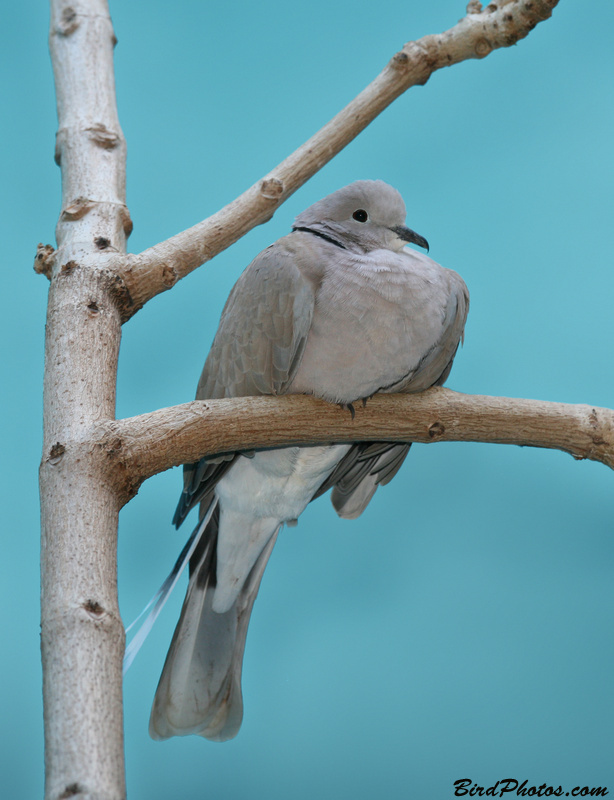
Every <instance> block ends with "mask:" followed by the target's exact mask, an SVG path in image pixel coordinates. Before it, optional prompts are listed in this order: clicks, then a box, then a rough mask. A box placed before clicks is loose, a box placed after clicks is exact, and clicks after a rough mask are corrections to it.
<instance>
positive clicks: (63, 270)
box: [60, 261, 79, 275]
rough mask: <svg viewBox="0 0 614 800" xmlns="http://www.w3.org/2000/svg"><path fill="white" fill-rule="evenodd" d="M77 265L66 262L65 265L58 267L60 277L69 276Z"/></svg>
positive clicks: (72, 262) (73, 262)
mask: <svg viewBox="0 0 614 800" xmlns="http://www.w3.org/2000/svg"><path fill="white" fill-rule="evenodd" d="M78 266H79V265H78V264H77V262H76V261H67V262H66V263H65V264H62V266H61V267H60V273H61V274H62V275H70V273H71V272H72V271H73V270H74V269H76V268H77V267H78Z"/></svg>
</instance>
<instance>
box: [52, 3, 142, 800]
mask: <svg viewBox="0 0 614 800" xmlns="http://www.w3.org/2000/svg"><path fill="white" fill-rule="evenodd" d="M114 43H115V37H114V34H113V29H112V26H111V20H110V18H109V12H108V8H107V3H106V0H87V2H74V3H73V2H71V3H70V4H69V3H67V2H63V0H54V2H52V4H51V31H50V47H51V53H52V60H53V66H54V73H55V82H56V90H57V102H58V122H59V130H58V137H57V147H56V160H57V161H58V163H59V164H61V167H62V211H61V214H60V219H59V222H58V225H57V232H56V233H57V242H58V250H57V251H56V253H55V254H54V256H53V257H52V258H50V261H48V262H47V271H48V272H49V275H50V278H51V285H50V291H49V303H48V312H47V334H46V345H45V348H46V350H45V379H44V394H45V400H44V407H45V412H44V415H45V416H44V444H43V459H42V463H41V470H40V486H41V533H42V557H41V558H42V560H41V564H42V569H41V573H42V574H41V580H42V590H41V628H42V639H41V647H42V659H43V696H44V707H45V766H46V779H45V780H46V786H45V793H46V797H47V798H53V799H54V800H55V799H56V798H65V797H72V796H78V797H80V798H81V797H83V798H97V799H98V798H100V799H101V800H102V798H104V799H105V800H111V798H112V799H113V800H117V799H118V798H122V797H125V783H124V768H123V716H122V684H121V659H122V655H123V649H124V630H123V625H122V622H121V619H120V615H119V607H118V601H117V568H116V549H117V548H116V540H117V516H118V511H119V499H118V497H117V492H116V491H115V489H114V487H113V486H111V485H110V484H109V482H108V480H107V479H106V471H105V470H106V466H107V465H106V463H105V461H104V460H103V459H101V458H100V457H99V452H98V450H97V449H96V448H95V447H93V446H92V443H91V429H92V426H93V425H95V424H96V423H98V422H99V421H100V420H101V419H113V417H114V416H115V384H116V370H117V358H118V353H119V341H120V335H121V323H120V314H119V311H118V308H117V304H116V302H115V299H114V287H115V280H114V277H113V276H112V275H111V274H110V273H109V272H108V271H107V270H105V269H104V267H102V268H101V265H100V260H99V259H98V258H97V254H99V253H102V252H103V251H105V250H107V249H109V248H114V249H115V250H117V251H120V252H123V251H125V244H126V230H127V226H126V219H127V217H126V211H125V205H124V200H125V192H124V185H125V179H124V176H125V143H124V138H123V135H122V132H121V129H120V127H119V122H118V118H117V110H116V107H115V87H114V83H113V46H114Z"/></svg>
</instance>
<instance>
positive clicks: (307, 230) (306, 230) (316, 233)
mask: <svg viewBox="0 0 614 800" xmlns="http://www.w3.org/2000/svg"><path fill="white" fill-rule="evenodd" d="M296 231H302V232H303V233H312V234H313V235H314V236H319V237H320V239H324V240H325V241H327V242H330V243H331V244H334V245H335V246H336V247H340V248H341V249H342V250H347V247H344V246H343V245H342V244H341V242H338V241H337V240H336V239H333V237H332V236H328V235H327V234H325V233H321V232H320V231H314V230H312V229H311V228H292V233H295V232H296Z"/></svg>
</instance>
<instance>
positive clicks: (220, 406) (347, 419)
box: [95, 387, 614, 502]
mask: <svg viewBox="0 0 614 800" xmlns="http://www.w3.org/2000/svg"><path fill="white" fill-rule="evenodd" d="M369 440H372V441H396V442H399V441H406V442H424V443H428V442H445V441H447V442H491V443H498V444H516V445H521V446H531V447H547V448H553V449H558V450H563V451H564V452H567V453H570V454H571V455H572V456H573V457H574V458H577V459H585V458H588V459H591V460H593V461H601V462H602V463H603V464H606V466H608V467H610V468H611V469H614V411H612V410H610V409H607V408H595V407H593V406H590V405H571V404H567V403H552V402H545V401H541V400H522V399H515V398H508V397H487V396H482V395H467V394H461V393H459V392H453V391H451V390H450V389H443V388H439V387H438V388H433V389H429V390H428V391H426V392H422V393H421V394H415V395H407V394H405V395H402V394H397V395H376V396H375V397H373V398H372V399H371V400H370V401H369V403H368V404H367V407H366V408H364V409H363V408H359V407H357V408H356V416H355V418H354V419H352V417H351V415H350V413H349V412H348V411H347V410H343V409H341V408H339V406H336V405H334V404H331V403H326V402H324V401H323V400H316V399H314V398H312V397H306V396H304V395H293V396H285V397H247V398H239V399H231V400H207V401H193V402H191V403H185V404H183V405H179V406H173V407H172V408H165V409H161V410H160V411H154V412H152V413H149V414H142V415H141V416H138V417H132V418H129V419H122V420H117V421H113V422H104V423H101V424H99V425H98V426H97V428H96V435H95V441H96V445H97V447H98V448H99V449H100V450H101V451H102V452H103V453H105V454H106V456H107V457H108V459H109V472H110V474H111V475H113V476H115V480H116V481H117V480H120V481H121V483H122V489H123V493H124V498H123V500H124V502H126V501H127V500H128V499H129V498H130V496H132V495H133V494H134V492H135V491H136V490H137V489H138V487H139V485H140V484H141V483H142V482H143V481H144V480H145V479H146V478H148V477H150V476H151V475H154V474H155V473H158V472H162V471H163V470H165V469H168V468H169V467H172V466H176V465H178V464H182V463H185V462H193V461H196V460H197V459H199V458H201V457H202V456H206V455H213V454H214V453H225V452H232V451H233V450H249V449H252V448H266V447H273V446H280V445H283V446H285V445H296V444H322V443H326V442H352V441H354V442H355V441H369ZM118 467H120V469H118Z"/></svg>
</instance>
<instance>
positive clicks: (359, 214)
mask: <svg viewBox="0 0 614 800" xmlns="http://www.w3.org/2000/svg"><path fill="white" fill-rule="evenodd" d="M352 216H353V217H354V219H355V220H356V222H366V221H367V220H368V219H369V215H368V214H367V212H366V211H365V210H364V208H359V209H358V210H357V211H355V212H354V213H353V214H352Z"/></svg>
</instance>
